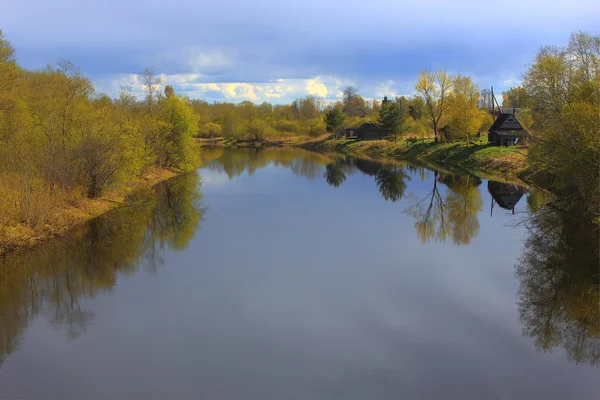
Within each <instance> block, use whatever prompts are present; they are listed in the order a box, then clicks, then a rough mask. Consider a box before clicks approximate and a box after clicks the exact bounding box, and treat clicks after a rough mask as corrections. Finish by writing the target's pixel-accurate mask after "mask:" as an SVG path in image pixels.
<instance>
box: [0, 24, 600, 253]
mask: <svg viewBox="0 0 600 400" xmlns="http://www.w3.org/2000/svg"><path fill="white" fill-rule="evenodd" d="M140 76H141V78H142V81H143V83H144V89H145V97H144V98H142V99H139V98H136V97H135V96H134V95H133V94H132V90H131V88H130V87H126V86H123V87H122V88H121V92H120V94H119V96H118V97H117V98H111V97H109V96H108V95H105V94H102V93H96V92H95V90H94V87H93V85H92V84H91V81H90V80H89V79H88V78H86V77H85V76H83V74H82V72H81V71H80V70H79V69H78V68H77V66H75V65H74V64H73V63H71V62H69V61H61V62H59V63H58V64H57V65H56V66H48V67H46V68H44V69H42V70H38V71H28V70H25V69H23V68H21V67H20V66H19V65H18V64H17V62H16V58H15V49H14V48H13V47H12V45H11V44H10V43H9V42H8V41H7V40H5V38H4V36H3V35H2V32H1V31H0V248H2V247H3V246H6V245H8V243H9V242H10V239H9V238H10V237H13V238H14V237H17V238H22V237H33V236H36V235H43V232H44V231H47V230H50V231H51V230H52V226H53V225H54V224H56V223H57V218H60V215H61V213H60V210H61V209H62V208H64V207H65V205H68V204H74V203H76V202H77V201H78V200H80V199H86V198H89V199H94V198H99V197H101V196H103V194H104V193H106V192H107V191H110V190H117V189H119V188H121V187H123V186H125V185H127V184H129V183H130V182H132V181H136V180H140V179H142V178H143V177H144V176H145V175H146V174H148V173H149V172H150V171H153V170H156V169H170V170H175V171H186V170H191V169H193V168H195V167H196V166H197V165H198V162H199V161H198V159H199V155H200V148H199V145H197V144H196V143H195V141H194V138H195V137H228V138H237V139H251V140H262V139H265V138H285V137H297V138H305V139H307V140H308V139H310V138H316V137H322V138H329V137H331V135H332V134H335V133H337V132H339V131H340V130H341V129H343V128H345V127H352V126H358V125H360V124H361V123H364V122H374V123H375V124H376V125H377V126H378V127H379V128H380V129H381V130H382V131H383V132H385V136H386V138H387V139H388V140H391V141H394V142H396V141H398V140H399V139H405V138H413V139H415V140H416V139H418V138H421V139H425V138H430V137H432V136H436V137H438V136H440V138H441V139H443V140H444V141H462V142H465V143H466V144H467V145H468V144H469V143H472V142H474V141H475V140H477V141H479V138H480V137H481V134H482V133H484V132H486V131H487V128H488V127H489V126H490V125H491V124H492V122H493V117H492V116H491V114H490V113H489V109H490V108H491V105H492V96H491V93H490V91H489V90H488V89H487V88H486V89H483V90H482V89H481V88H480V87H479V86H478V85H477V84H476V83H475V82H473V80H472V79H471V78H470V77H469V76H465V75H460V74H456V75H452V74H449V73H447V72H445V71H437V72H432V71H427V70H425V71H423V72H422V73H421V74H420V75H419V76H418V77H417V78H416V83H415V86H414V89H415V94H414V96H412V97H409V98H407V97H396V98H393V99H388V98H387V97H386V98H383V99H381V101H380V100H378V99H365V98H363V97H362V96H360V95H359V93H358V91H357V89H356V88H354V87H346V88H345V89H344V91H343V98H341V99H340V100H339V101H335V102H332V101H329V102H328V101H326V100H324V99H321V98H318V97H314V96H307V97H304V98H299V99H296V100H294V101H293V102H292V103H291V104H275V105H274V104H271V103H268V102H264V103H262V104H254V103H252V102H249V101H244V102H241V103H239V104H234V103H220V102H215V103H212V104H209V103H207V102H206V101H203V100H199V99H189V98H185V97H182V96H180V95H178V94H176V93H175V91H174V90H173V87H171V86H169V85H166V86H163V85H162V84H163V82H161V80H160V78H159V76H158V74H156V73H155V72H154V71H153V70H152V69H151V68H147V69H145V70H144V71H143V72H142V73H141V74H140ZM522 78H523V79H522V84H521V86H518V87H514V88H511V89H509V90H507V91H506V92H504V93H503V94H502V97H501V99H502V100H501V101H502V106H503V107H507V108H512V107H516V108H519V109H520V115H519V120H520V122H521V124H522V125H523V126H524V127H525V128H526V129H528V130H529V132H530V135H531V140H530V142H529V146H528V148H526V149H524V150H525V151H526V152H527V157H528V162H529V164H530V165H531V168H532V169H533V170H535V171H543V172H544V174H545V175H546V176H547V177H549V178H548V179H547V180H548V182H547V186H548V187H550V188H552V189H553V190H555V191H559V192H561V193H563V194H568V195H569V196H570V197H571V198H572V200H573V201H576V202H579V203H581V204H583V207H582V208H583V210H582V212H583V214H585V215H586V216H587V217H588V218H590V219H596V221H597V220H598V217H599V216H600V212H599V209H600V178H599V174H598V171H599V169H600V37H598V36H593V35H590V34H588V33H584V32H577V33H573V34H572V35H571V38H570V41H569V43H568V45H567V46H564V47H558V46H546V47H542V48H541V49H540V50H539V52H538V53H537V55H536V56H535V58H534V60H533V61H532V62H531V64H530V65H529V66H528V67H527V68H526V70H525V72H524V74H523V77H522ZM442 131H443V132H444V134H443V135H442V134H441V132H442ZM326 135H329V136H326ZM563 197H564V196H563Z"/></svg>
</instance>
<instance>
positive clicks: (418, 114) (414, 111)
mask: <svg viewBox="0 0 600 400" xmlns="http://www.w3.org/2000/svg"><path fill="white" fill-rule="evenodd" d="M426 113H427V109H426V106H425V101H423V98H422V97H419V96H415V97H413V98H411V99H410V100H409V102H408V115H410V116H411V117H412V119H414V120H415V121H416V120H419V119H421V118H422V117H423V116H424V115H425V114H426Z"/></svg>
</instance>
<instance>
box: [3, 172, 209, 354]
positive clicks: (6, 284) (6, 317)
mask: <svg viewBox="0 0 600 400" xmlns="http://www.w3.org/2000/svg"><path fill="white" fill-rule="evenodd" d="M199 188H200V185H199V178H198V176H197V175H196V174H188V175H184V176H181V177H178V178H176V179H173V180H170V181H168V182H164V183H162V184H159V185H158V186H156V187H155V188H154V189H153V190H150V191H147V192H144V193H141V194H139V195H137V196H136V199H135V203H134V204H135V206H131V207H130V206H127V207H123V208H121V209H118V210H115V211H113V212H110V213H108V214H107V215H105V216H103V217H101V218H96V219H94V220H92V221H90V222H89V223H88V224H86V226H84V227H82V228H81V229H79V230H77V231H75V232H73V234H72V237H64V238H60V239H56V240H52V241H49V242H47V243H43V244H41V245H40V246H39V247H37V248H36V249H34V250H32V251H27V252H21V253H17V254H11V255H9V256H8V257H6V258H5V259H3V260H1V261H0V277H1V279H0V364H1V363H2V361H3V359H4V357H5V356H6V355H8V354H10V353H12V352H13V351H15V350H16V349H17V347H18V345H19V337H20V335H21V334H22V333H23V332H24V330H25V329H26V328H27V326H28V325H29V323H30V322H31V320H32V319H33V318H34V317H35V316H36V315H39V314H43V315H46V316H47V317H48V318H49V319H50V321H51V324H52V325H54V326H56V327H60V328H62V329H65V330H66V334H67V336H68V337H69V338H75V337H77V336H78V335H79V334H81V332H83V331H84V330H85V329H86V327H87V326H88V324H89V323H90V321H91V320H92V319H93V318H94V313H93V312H90V311H88V310H86V309H85V308H84V307H83V306H82V303H81V300H83V299H85V298H89V297H93V296H94V295H95V294H96V293H98V292H100V291H109V290H111V288H113V287H114V286H115V283H116V280H117V277H118V275H119V274H133V273H134V272H135V271H136V270H138V269H139V268H140V267H141V266H144V267H145V268H148V269H149V270H150V271H155V270H156V268H157V267H158V266H159V265H160V264H161V263H162V259H161V253H162V250H163V249H164V248H165V247H168V248H172V249H177V250H183V249H185V248H186V246H187V244H188V243H189V241H190V239H191V238H192V237H193V236H194V234H195V232H196V231H197V230H198V228H199V223H200V220H201V218H202V214H203V209H202V208H201V205H200V200H201V195H200V192H199Z"/></svg>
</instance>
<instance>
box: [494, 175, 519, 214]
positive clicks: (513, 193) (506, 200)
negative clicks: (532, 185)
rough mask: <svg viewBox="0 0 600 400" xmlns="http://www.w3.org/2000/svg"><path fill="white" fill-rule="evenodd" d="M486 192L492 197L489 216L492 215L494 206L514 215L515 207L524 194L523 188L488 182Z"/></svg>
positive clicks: (510, 184)
mask: <svg viewBox="0 0 600 400" xmlns="http://www.w3.org/2000/svg"><path fill="white" fill-rule="evenodd" d="M488 192H489V193H490V195H491V196H492V206H491V208H490V215H493V213H494V206H495V205H496V204H497V205H498V206H500V207H502V208H504V209H505V210H509V211H511V212H512V213H513V214H514V213H515V206H516V205H517V203H518V202H519V200H521V197H523V194H525V188H524V187H523V186H519V185H515V184H512V183H503V182H496V181H488Z"/></svg>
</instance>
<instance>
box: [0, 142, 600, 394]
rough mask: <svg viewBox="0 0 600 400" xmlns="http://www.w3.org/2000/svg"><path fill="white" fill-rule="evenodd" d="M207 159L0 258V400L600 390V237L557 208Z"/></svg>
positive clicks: (418, 179) (373, 177)
mask: <svg viewBox="0 0 600 400" xmlns="http://www.w3.org/2000/svg"><path fill="white" fill-rule="evenodd" d="M204 158H205V166H204V167H202V168H201V169H199V170H198V171H196V172H195V173H191V174H186V175H182V176H179V177H177V178H174V179H172V180H170V181H167V182H165V183H162V184H160V185H158V186H156V187H155V188H154V189H152V190H150V191H147V192H144V193H140V194H138V195H136V199H135V200H134V202H133V203H132V204H133V205H132V206H126V207H122V208H120V209H117V210H115V211H112V212H110V213H108V214H106V215H105V216H103V217H100V218H97V219H95V220H93V221H91V222H90V223H89V224H86V225H85V226H82V227H81V228H79V229H76V230H74V231H73V232H72V233H71V234H69V235H67V236H65V237H62V238H59V239H56V240H53V241H49V242H46V243H43V244H41V245H40V246H38V247H36V248H35V249H33V250H29V251H22V252H18V253H15V254H11V255H9V256H8V257H6V258H5V259H3V260H0V399H198V398H202V399H344V400H349V399H437V398H440V399H445V400H448V399H512V400H514V399H537V398H540V399H545V400H549V399H572V400H573V399H590V398H595V395H597V394H598V392H599V389H600V387H599V380H598V377H599V374H598V372H599V370H598V362H599V358H600V328H599V327H598V322H599V321H600V316H599V314H600V311H599V310H598V299H599V297H598V264H597V262H598V259H597V257H598V231H597V227H593V226H592V227H590V226H588V225H585V226H580V225H577V224H575V223H571V222H569V221H566V220H565V218H563V217H562V216H559V215H557V214H556V213H552V212H548V211H547V208H545V207H544V204H546V203H547V202H548V199H547V195H545V194H544V193H541V192H539V191H536V190H533V189H530V188H526V187H522V186H518V185H514V184H508V183H501V182H494V181H486V180H484V179H480V178H477V177H474V176H470V175H467V174H460V173H456V172H450V171H433V170H430V169H427V168H423V167H417V166H413V165H410V164H406V163H390V164H382V163H379V162H377V161H374V160H366V159H353V158H348V157H344V156H341V155H339V154H337V155H330V154H329V155H328V154H317V153H309V152H305V151H302V150H298V149H265V150H255V149H240V150H232V149H205V150H204ZM543 210H546V211H545V212H543ZM594 263H595V264H594Z"/></svg>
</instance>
